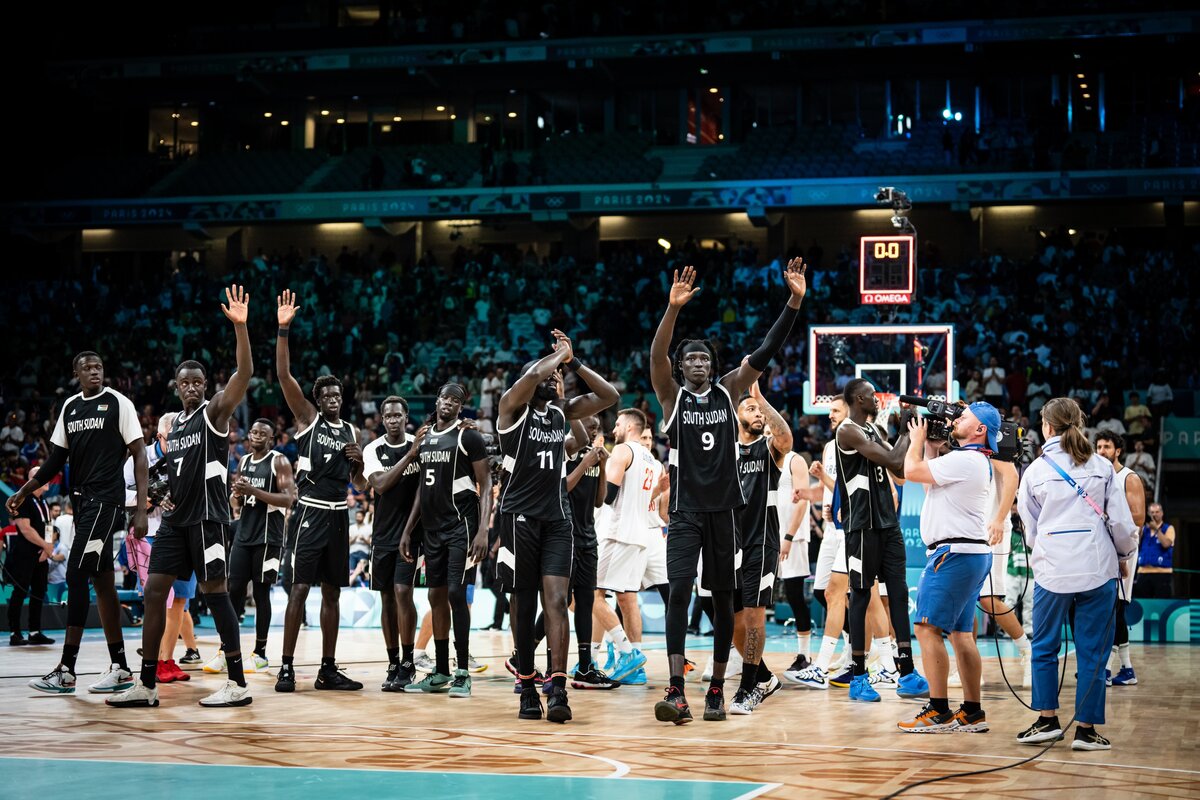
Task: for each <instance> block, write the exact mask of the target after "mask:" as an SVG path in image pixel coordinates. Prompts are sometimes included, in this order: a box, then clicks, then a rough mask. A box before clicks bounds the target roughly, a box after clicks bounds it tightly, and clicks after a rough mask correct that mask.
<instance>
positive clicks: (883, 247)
mask: <svg viewBox="0 0 1200 800" xmlns="http://www.w3.org/2000/svg"><path fill="white" fill-rule="evenodd" d="M915 250H916V242H915V237H913V236H911V235H902V236H863V237H861V238H860V239H859V258H858V265H859V266H858V276H859V296H860V299H861V302H863V303H869V304H876V305H881V304H883V305H886V304H901V303H911V302H912V296H913V289H914V280H915V275H916V271H915V266H916V253H915Z"/></svg>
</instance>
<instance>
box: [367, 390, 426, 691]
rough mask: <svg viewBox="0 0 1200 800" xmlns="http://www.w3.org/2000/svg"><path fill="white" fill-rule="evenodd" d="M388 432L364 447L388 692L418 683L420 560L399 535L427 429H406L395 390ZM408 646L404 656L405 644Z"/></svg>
mask: <svg viewBox="0 0 1200 800" xmlns="http://www.w3.org/2000/svg"><path fill="white" fill-rule="evenodd" d="M379 413H380V415H381V416H382V417H383V430H384V435H383V436H380V437H379V438H378V439H376V440H375V441H373V442H371V443H370V444H368V445H367V446H366V447H365V448H363V474H364V475H365V476H366V478H367V483H369V484H370V485H371V489H372V490H373V491H374V492H375V520H374V526H373V528H372V532H371V539H372V542H371V588H372V589H373V590H375V591H377V592H379V601H380V614H379V616H380V626H381V627H382V628H383V644H384V647H385V648H386V649H387V657H388V671H387V677H386V678H385V679H384V681H383V685H382V686H381V687H380V688H381V689H383V691H385V692H402V691H404V687H406V686H408V685H409V684H410V683H412V682H413V678H414V677H415V676H416V666H415V665H414V664H413V643H414V641H415V639H416V635H417V606H416V604H415V603H414V602H413V586H414V585H415V584H416V580H417V562H416V560H415V559H414V560H413V561H408V560H407V559H405V558H402V557H401V556H400V537H401V535H402V534H403V532H404V524H405V523H406V522H407V521H408V517H409V515H410V514H411V513H412V507H413V503H414V502H415V500H416V496H417V490H418V489H419V487H420V484H421V465H420V463H419V462H418V461H417V454H418V447H417V445H416V442H418V441H421V440H423V439H424V438H425V433H426V431H427V430H428V428H421V429H420V430H418V431H417V435H416V436H413V435H411V434H409V433H406V432H405V430H404V429H405V427H406V426H407V424H408V401H406V400H405V399H404V398H402V397H397V396H396V395H392V396H391V397H388V398H387V399H385V400H384V401H383V403H382V404H381V405H380V407H379ZM423 538H424V537H423V536H422V531H421V526H420V524H419V523H418V524H417V525H415V526H414V530H413V537H412V543H411V549H412V550H414V551H416V552H417V553H419V552H420V550H421V542H422V540H423ZM401 647H403V648H404V659H403V660H401V658H400V648H401Z"/></svg>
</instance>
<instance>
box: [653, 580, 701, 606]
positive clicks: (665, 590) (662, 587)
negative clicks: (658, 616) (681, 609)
mask: <svg viewBox="0 0 1200 800" xmlns="http://www.w3.org/2000/svg"><path fill="white" fill-rule="evenodd" d="M654 588H655V589H657V590H658V596H659V597H661V598H662V601H663V605H664V606H665V605H666V604H667V603H669V602H670V601H671V584H669V583H660V584H658V585H656V586H655V587H654ZM691 600H692V597H691V595H688V602H689V603H690V602H691Z"/></svg>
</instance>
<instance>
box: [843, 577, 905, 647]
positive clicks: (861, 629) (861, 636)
mask: <svg viewBox="0 0 1200 800" xmlns="http://www.w3.org/2000/svg"><path fill="white" fill-rule="evenodd" d="M906 597H907V595H906ZM870 605H871V590H870V589H851V590H850V613H848V614H847V615H846V623H847V624H848V625H849V626H850V649H851V650H853V651H854V652H856V653H865V652H866V651H867V607H868V606H870ZM904 613H905V615H907V614H908V608H907V607H906V608H905V610H904Z"/></svg>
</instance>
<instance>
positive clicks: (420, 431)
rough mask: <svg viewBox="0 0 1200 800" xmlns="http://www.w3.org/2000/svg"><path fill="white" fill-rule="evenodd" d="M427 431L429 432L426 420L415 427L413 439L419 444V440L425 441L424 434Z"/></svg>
mask: <svg viewBox="0 0 1200 800" xmlns="http://www.w3.org/2000/svg"><path fill="white" fill-rule="evenodd" d="M427 433H429V423H428V422H427V423H425V424H424V425H422V426H421V427H419V428H417V432H416V433H414V434H413V441H414V442H416V443H417V444H420V443H421V442H423V441H425V434H427Z"/></svg>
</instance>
